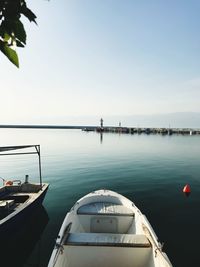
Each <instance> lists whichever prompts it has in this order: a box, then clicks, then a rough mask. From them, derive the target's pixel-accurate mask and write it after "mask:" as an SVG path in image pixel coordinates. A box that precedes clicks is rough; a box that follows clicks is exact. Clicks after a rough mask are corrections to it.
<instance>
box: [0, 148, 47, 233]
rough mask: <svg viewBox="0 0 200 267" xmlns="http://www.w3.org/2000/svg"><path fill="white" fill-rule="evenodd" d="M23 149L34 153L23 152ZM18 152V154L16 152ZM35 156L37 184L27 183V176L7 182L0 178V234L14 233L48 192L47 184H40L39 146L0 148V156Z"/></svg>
mask: <svg viewBox="0 0 200 267" xmlns="http://www.w3.org/2000/svg"><path fill="white" fill-rule="evenodd" d="M24 149H34V151H28V152H24ZM18 150H20V152H16V151H18ZM24 154H37V155H38V158H39V182H38V183H31V182H29V177H28V175H26V176H25V180H24V181H21V180H10V179H9V180H8V179H5V178H2V177H1V179H2V181H3V186H2V187H0V234H1V236H2V235H6V234H7V233H10V234H11V233H12V231H16V230H17V228H18V226H19V223H22V221H24V219H26V216H29V215H30V214H31V212H32V211H33V210H34V209H35V208H37V207H38V206H40V205H41V204H42V202H43V199H44V197H45V195H46V192H47V190H48V186H49V185H48V184H47V183H43V182H42V175H41V159H40V145H26V146H9V147H8V146H7V147H0V156H3V155H4V156H8V155H24Z"/></svg>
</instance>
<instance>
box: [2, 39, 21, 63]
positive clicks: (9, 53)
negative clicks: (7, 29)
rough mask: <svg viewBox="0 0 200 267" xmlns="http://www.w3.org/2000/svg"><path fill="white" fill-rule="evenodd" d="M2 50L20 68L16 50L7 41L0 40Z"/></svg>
mask: <svg viewBox="0 0 200 267" xmlns="http://www.w3.org/2000/svg"><path fill="white" fill-rule="evenodd" d="M0 50H1V52H2V53H4V55H5V56H6V57H7V58H8V59H9V60H10V61H11V62H12V63H13V64H14V65H15V66H16V67H18V68H19V59H18V56H17V53H16V51H15V50H13V49H12V48H10V47H9V46H8V45H7V44H6V43H4V42H3V41H1V40H0Z"/></svg>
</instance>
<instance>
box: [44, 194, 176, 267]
mask: <svg viewBox="0 0 200 267" xmlns="http://www.w3.org/2000/svg"><path fill="white" fill-rule="evenodd" d="M103 266H104V267H172V264H171V263H170V261H169V259H168V257H167V255H166V254H165V253H164V252H163V251H162V245H161V244H160V243H159V242H158V238H157V236H156V234H155V233H154V231H153V229H152V227H151V225H150V223H149V222H148V220H147V218H146V217H145V215H144V214H142V213H141V211H140V210H139V209H138V208H137V207H136V206H135V204H134V203H133V202H131V201H130V200H129V199H127V198H126V197H124V196H122V195H120V194H118V193H116V192H113V191H109V190H98V191H95V192H92V193H90V194H88V195H86V196H84V197H83V198H81V199H80V200H78V201H77V202H76V203H75V205H74V206H73V207H72V209H71V210H70V211H69V212H68V213H67V215H66V217H65V219H64V222H63V224H62V226H61V229H60V232H59V234H58V237H57V239H56V244H55V247H54V249H53V252H52V255H51V258H50V261H49V264H48V267H103Z"/></svg>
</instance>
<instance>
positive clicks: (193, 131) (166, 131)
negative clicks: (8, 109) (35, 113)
mask: <svg viewBox="0 0 200 267" xmlns="http://www.w3.org/2000/svg"><path fill="white" fill-rule="evenodd" d="M0 128H16V129H63V130H65V129H79V130H82V131H86V132H97V133H123V134H162V135H172V134H181V135H200V128H144V127H121V125H119V126H117V127H116V126H103V121H102V120H101V123H100V126H82V125H81V126H74V125H72V126H70V125H18V124H12V125H10V124H9V125H6V124H1V125H0Z"/></svg>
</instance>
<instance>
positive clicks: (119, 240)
mask: <svg viewBox="0 0 200 267" xmlns="http://www.w3.org/2000/svg"><path fill="white" fill-rule="evenodd" d="M65 245H72V246H117V247H150V246H151V244H150V242H149V240H148V238H147V237H146V236H145V235H133V234H132V235H131V234H109V233H106V234H105V233H69V235H68V238H67V240H66V242H65Z"/></svg>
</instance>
